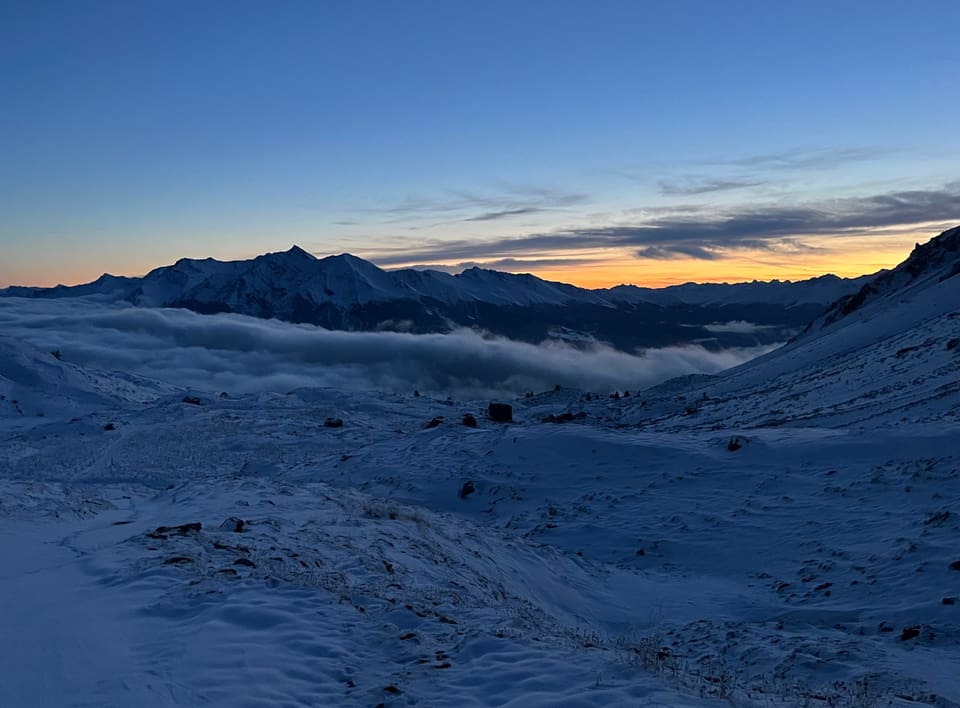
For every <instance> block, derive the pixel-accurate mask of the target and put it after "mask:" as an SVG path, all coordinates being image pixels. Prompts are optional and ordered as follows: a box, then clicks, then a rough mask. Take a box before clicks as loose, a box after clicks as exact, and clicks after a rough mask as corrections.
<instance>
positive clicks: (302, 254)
mask: <svg viewBox="0 0 960 708" xmlns="http://www.w3.org/2000/svg"><path fill="white" fill-rule="evenodd" d="M284 253H285V255H288V256H296V257H297V258H308V259H309V260H311V261H315V260H317V257H316V256H314V255H313V254H312V253H310V252H309V251H305V250H304V249H302V248H300V246H298V245H296V244H294V245H293V246H291V247H290V250H288V251H284Z"/></svg>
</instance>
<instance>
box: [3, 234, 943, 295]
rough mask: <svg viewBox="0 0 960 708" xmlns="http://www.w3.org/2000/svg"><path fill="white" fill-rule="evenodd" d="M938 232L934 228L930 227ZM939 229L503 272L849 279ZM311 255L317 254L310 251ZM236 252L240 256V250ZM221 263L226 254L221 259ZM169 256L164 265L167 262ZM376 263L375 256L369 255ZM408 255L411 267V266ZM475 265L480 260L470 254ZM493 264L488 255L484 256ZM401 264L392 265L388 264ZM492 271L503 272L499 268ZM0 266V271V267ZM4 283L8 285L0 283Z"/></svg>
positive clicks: (593, 282) (607, 283)
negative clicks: (713, 255)
mask: <svg viewBox="0 0 960 708" xmlns="http://www.w3.org/2000/svg"><path fill="white" fill-rule="evenodd" d="M937 227H938V228H939V229H940V230H942V225H939V224H938V225H937ZM940 230H930V229H927V228H918V227H912V228H910V229H909V230H906V229H904V230H897V231H891V232H887V233H885V232H879V233H874V234H870V235H857V236H829V237H810V238H806V239H804V240H803V247H802V248H801V249H799V250H798V249H793V250H788V249H778V248H776V247H775V248H773V249H771V250H755V251H746V250H737V251H730V252H728V253H727V254H721V257H718V258H717V259H715V260H699V259H694V258H680V259H670V260H655V259H638V258H634V257H632V252H631V251H629V250H627V251H621V252H616V251H611V250H606V251H593V252H589V251H584V252H579V253H572V252H569V251H566V252H556V253H540V254H526V255H520V256H517V259H518V260H519V261H521V262H522V261H523V260H524V258H527V259H530V260H536V259H557V260H562V259H564V258H571V259H576V260H573V261H572V262H571V265H569V266H563V265H551V266H549V267H543V268H535V267H534V268H526V269H524V268H522V267H521V268H517V269H511V270H510V271H509V272H515V273H525V272H529V273H532V274H533V275H536V276H537V277H540V278H543V279H544V280H552V281H558V282H563V283H570V284H572V285H576V286H579V287H583V288H605V287H613V286H615V285H621V284H634V285H638V286H640V287H649V288H660V287H666V286H669V285H678V284H681V283H687V282H698V283H723V282H727V283H738V282H749V281H752V280H774V279H778V280H806V279H809V278H814V277H817V276H820V275H824V274H827V273H832V274H834V275H838V276H840V277H857V276H861V275H867V274H870V273H875V272H876V271H878V270H881V269H883V268H892V267H894V266H896V265H897V264H899V263H900V262H902V261H903V260H904V259H905V258H906V257H907V256H908V255H909V253H910V251H911V250H912V248H913V246H914V244H915V243H917V242H920V243H924V242H926V241H927V240H929V239H930V238H931V236H933V235H936V234H937V233H939V232H940ZM317 255H318V256H319V257H323V256H324V255H325V254H322V253H318V254H317ZM242 257H248V256H246V255H244V256H242ZM221 258H223V259H224V260H229V259H230V257H229V256H221ZM93 260H94V257H93V256H92V254H91V256H90V257H87V258H84V259H83V261H82V262H79V263H76V262H75V263H68V262H65V261H60V262H57V263H56V264H55V265H53V266H52V267H47V268H44V267H43V266H42V265H41V264H39V263H38V264H37V266H36V269H35V271H34V272H16V273H9V272H8V273H3V272H0V287H6V286H7V285H26V286H35V287H52V286H54V285H58V284H65V285H79V284H83V283H89V282H91V281H93V280H96V279H97V278H98V277H100V275H101V274H102V273H103V270H100V269H98V268H97V266H96V265H95V264H93V263H91V261H93ZM175 260H176V258H171V259H169V260H168V263H173V262H174V261H175ZM373 260H374V261H376V258H375V257H374V259H373ZM118 261H119V259H113V262H112V263H105V264H102V265H106V266H108V267H107V269H106V271H107V272H109V273H111V274H113V275H127V276H132V277H136V276H141V275H144V274H145V273H147V272H149V271H150V270H151V269H153V268H155V267H157V266H158V265H160V264H157V263H152V264H148V263H144V262H142V261H143V259H142V258H138V259H137V260H136V261H134V262H127V263H123V264H122V265H121V263H120V262H118ZM418 262H421V261H417V260H416V259H415V258H414V260H412V261H411V264H413V263H418ZM477 262H478V264H479V265H481V266H483V261H482V260H480V259H478V261H477ZM489 262H490V263H491V264H492V265H491V266H490V267H494V268H495V267H496V264H495V260H490V261H489ZM398 267H403V266H401V265H398V266H394V267H392V268H391V269H394V268H398ZM500 270H503V269H502V268H501V269H500ZM0 271H2V268H0ZM3 281H9V282H3Z"/></svg>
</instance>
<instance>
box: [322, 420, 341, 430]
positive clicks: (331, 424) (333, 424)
mask: <svg viewBox="0 0 960 708" xmlns="http://www.w3.org/2000/svg"><path fill="white" fill-rule="evenodd" d="M323 427H325V428H342V427H343V421H342V420H341V419H340V418H327V419H326V420H325V421H323Z"/></svg>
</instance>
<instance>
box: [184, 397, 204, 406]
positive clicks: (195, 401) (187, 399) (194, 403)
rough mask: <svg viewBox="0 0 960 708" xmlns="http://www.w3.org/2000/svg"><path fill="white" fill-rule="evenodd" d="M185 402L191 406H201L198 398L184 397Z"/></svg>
mask: <svg viewBox="0 0 960 708" xmlns="http://www.w3.org/2000/svg"><path fill="white" fill-rule="evenodd" d="M183 402H184V403H189V404H190V405H191V406H199V405H200V399H199V398H197V397H196V396H184V397H183Z"/></svg>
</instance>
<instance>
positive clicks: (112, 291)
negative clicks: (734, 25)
mask: <svg viewBox="0 0 960 708" xmlns="http://www.w3.org/2000/svg"><path fill="white" fill-rule="evenodd" d="M870 277H872V276H864V277H861V278H854V279H844V278H839V277H837V276H834V275H824V276H821V277H818V278H813V279H810V280H804V281H797V282H791V281H776V280H774V281H770V282H756V281H755V282H751V283H738V284H732V285H731V284H714V283H710V284H697V283H686V284H683V285H675V286H670V287H665V288H644V287H638V286H636V285H618V286H616V287H613V288H605V289H596V290H590V289H585V288H579V287H576V286H573V285H569V284H565V283H557V282H550V281H546V280H542V279H540V278H538V277H536V276H533V275H529V274H525V275H516V274H512V273H503V272H498V271H494V270H486V269H482V268H470V269H468V270H465V271H463V272H462V273H459V274H457V275H451V274H448V273H445V272H441V271H436V270H416V269H403V270H393V271H386V270H382V269H381V268H378V267H377V266H375V265H374V264H373V263H370V262H369V261H365V260H363V259H361V258H357V257H356V256H352V255H350V254H341V255H337V256H329V257H326V258H319V259H318V258H316V257H315V256H313V255H311V254H310V253H308V252H307V251H305V250H303V249H302V248H300V247H298V246H294V247H293V248H291V249H290V250H288V251H284V252H278V253H268V254H265V255H262V256H258V257H256V258H253V259H250V260H239V261H218V260H214V259H212V258H207V259H200V260H197V259H188V258H184V259H181V260H179V261H177V262H176V263H174V264H173V265H170V266H164V267H160V268H156V269H154V270H152V271H150V272H149V273H148V274H147V275H145V276H143V277H122V276H113V275H108V274H104V275H103V276H101V277H100V278H98V279H97V280H95V281H93V282H91V283H87V284H85V285H77V286H63V285H58V286H56V287H53V288H32V287H19V286H14V287H9V288H6V289H5V290H0V296H8V297H9V296H12V297H30V298H62V297H80V296H96V297H98V298H106V299H110V300H115V301H121V302H128V303H130V304H133V305H136V306H140V307H175V308H186V309H189V310H193V311H195V312H198V313H202V314H214V313H222V312H233V313H239V314H245V315H250V316H254V317H260V318H272V319H279V320H283V321H287V322H294V323H309V324H315V325H320V326H322V327H325V328H328V329H335V330H348V331H406V332H413V333H432V332H449V331H452V330H454V329H458V328H462V327H469V328H475V329H479V330H482V331H485V332H490V333H492V334H496V335H501V336H506V337H509V338H511V339H516V340H520V341H526V342H542V341H545V340H550V339H558V340H565V341H568V342H572V343H578V342H590V341H600V342H605V343H608V344H611V345H613V346H615V347H617V348H620V349H625V350H630V349H634V348H637V347H651V346H665V345H682V344H689V343H698V344H702V345H704V346H706V347H708V348H724V347H733V346H752V345H757V344H770V343H774V342H782V341H785V340H786V339H787V338H789V337H790V336H792V335H793V334H795V333H796V332H797V331H799V330H800V329H801V328H802V327H803V326H804V325H806V324H807V323H808V322H809V321H810V320H812V319H813V318H815V317H817V316H819V315H820V314H822V313H823V311H824V310H825V308H826V307H827V306H828V305H830V304H832V303H834V302H835V301H837V300H838V299H840V298H843V297H845V296H849V295H852V294H854V293H856V292H858V291H859V290H860V288H861V287H862V286H863V285H864V284H865V283H866V282H867V281H868V280H869V278H870Z"/></svg>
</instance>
